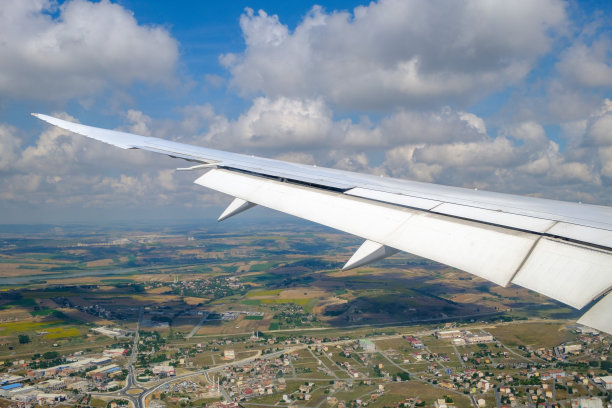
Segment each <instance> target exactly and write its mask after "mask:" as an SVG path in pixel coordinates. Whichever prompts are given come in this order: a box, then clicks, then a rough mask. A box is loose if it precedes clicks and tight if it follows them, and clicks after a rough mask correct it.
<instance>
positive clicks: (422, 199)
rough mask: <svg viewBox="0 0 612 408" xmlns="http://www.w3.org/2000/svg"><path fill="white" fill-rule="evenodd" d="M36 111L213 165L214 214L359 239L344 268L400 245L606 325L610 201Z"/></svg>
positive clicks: (71, 126) (104, 138)
mask: <svg viewBox="0 0 612 408" xmlns="http://www.w3.org/2000/svg"><path fill="white" fill-rule="evenodd" d="M33 115H34V116H36V117H37V118H39V119H41V120H44V121H46V122H48V123H51V124H53V125H55V126H58V127H60V128H63V129H67V130H70V131H72V132H74V133H78V134H81V135H83V136H87V137H90V138H92V139H96V140H99V141H101V142H105V143H108V144H111V145H114V146H117V147H120V148H123V149H143V150H149V151H152V152H156V153H163V154H166V155H169V156H171V157H177V158H182V159H185V160H189V161H192V162H195V163H197V164H196V165H195V166H193V167H191V169H198V168H210V170H209V171H208V172H206V173H205V174H204V175H202V176H201V177H199V178H198V179H197V180H195V183H197V184H199V185H202V186H205V187H208V188H211V189H213V190H217V191H220V192H222V193H225V194H228V195H230V196H233V197H234V198H235V199H234V201H233V202H232V203H231V204H230V206H229V207H228V208H227V209H226V210H225V211H224V213H223V214H222V215H221V217H220V219H226V218H229V217H231V216H233V215H235V214H238V213H240V212H242V211H245V210H247V209H248V208H251V207H252V206H254V205H262V206H265V207H268V208H272V209H275V210H278V211H281V212H284V213H288V214H292V215H295V216H297V217H301V218H304V219H307V220H311V221H314V222H317V223H320V224H323V225H327V226H329V227H332V228H335V229H338V230H341V231H345V232H347V233H350V234H354V235H357V236H359V237H362V238H364V240H365V242H364V244H363V245H362V246H361V248H359V250H358V251H357V252H356V253H355V255H354V256H353V257H352V258H351V259H350V260H349V262H348V263H347V265H346V266H345V268H346V269H349V268H353V267H358V266H361V265H364V264H366V263H369V262H373V261H375V260H378V259H382V258H384V257H386V256H389V255H392V254H394V253H395V252H397V251H398V250H399V251H406V252H410V253H412V254H415V255H419V256H422V257H425V258H428V259H432V260H434V261H437V262H441V263H444V264H446V265H449V266H453V267H455V268H458V269H461V270H464V271H466V272H469V273H472V274H474V275H477V276H480V277H482V278H485V279H488V280H490V281H492V282H495V283H497V284H499V285H502V286H506V285H508V284H510V283H515V284H517V285H520V286H523V287H525V288H528V289H531V290H534V291H536V292H538V293H541V294H544V295H546V296H549V297H551V298H553V299H556V300H559V301H561V302H563V303H566V304H568V305H570V306H572V307H575V308H577V309H584V310H585V313H584V314H583V316H582V317H581V318H580V320H579V323H583V324H585V325H588V326H590V327H593V328H596V329H599V330H602V331H605V332H607V333H612V292H611V289H612V208H611V207H602V206H595V205H586V204H578V203H569V202H563V201H554V200H546V199H541V198H533V197H522V196H515V195H508V194H501V193H492V192H486V191H476V190H469V189H464V188H457V187H448V186H440V185H435V184H428V183H420V182H414V181H407V180H399V179H392V178H382V177H376V176H372V175H365V174H358V173H353V172H347V171H342V170H336V169H328V168H322V167H316V166H310V165H304V164H295V163H288V162H284V161H280V160H272V159H266V158H260V157H254V156H248V155H242V154H237V153H231V152H225V151H220V150H214V149H208V148H204V147H198V146H191V145H187V144H182V143H176V142H172V141H168V140H163V139H159V138H154V137H145V136H138V135H133V134H130V133H124V132H118V131H113V130H106V129H100V128H95V127H90V126H85V125H81V124H77V123H72V122H67V121H64V120H61V119H57V118H54V117H51V116H47V115H41V114H33Z"/></svg>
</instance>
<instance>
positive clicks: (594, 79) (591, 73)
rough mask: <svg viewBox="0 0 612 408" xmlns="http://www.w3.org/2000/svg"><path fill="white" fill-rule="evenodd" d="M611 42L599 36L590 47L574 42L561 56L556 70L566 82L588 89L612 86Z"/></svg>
mask: <svg viewBox="0 0 612 408" xmlns="http://www.w3.org/2000/svg"><path fill="white" fill-rule="evenodd" d="M611 47H612V41H610V39H609V38H607V37H605V36H601V37H600V38H599V39H597V40H596V41H594V42H593V43H592V44H591V45H590V46H589V45H587V44H585V43H583V42H580V41H578V42H576V43H575V44H573V45H572V46H571V47H569V48H568V49H567V50H566V51H565V52H564V53H563V55H562V56H561V59H560V61H559V63H558V64H557V69H558V70H559V72H560V73H561V75H562V76H563V77H564V79H565V80H566V81H570V82H571V83H574V84H576V85H579V86H585V87H589V88H597V87H611V86H612V51H610V50H611Z"/></svg>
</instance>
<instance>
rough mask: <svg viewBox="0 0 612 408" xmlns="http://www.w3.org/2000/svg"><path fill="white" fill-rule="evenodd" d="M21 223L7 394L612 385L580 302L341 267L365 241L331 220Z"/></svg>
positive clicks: (527, 397)
mask: <svg viewBox="0 0 612 408" xmlns="http://www.w3.org/2000/svg"><path fill="white" fill-rule="evenodd" d="M300 224H301V225H300ZM4 230H5V232H4V233H2V234H1V235H0V244H1V246H0V270H1V271H2V280H1V281H0V285H1V288H2V291H1V292H0V302H1V304H0V309H1V310H0V350H2V359H1V360H2V361H3V362H4V364H3V365H2V367H1V369H0V370H1V371H2V373H1V375H0V379H1V380H2V383H3V386H2V388H1V391H0V393H1V394H2V397H3V400H4V401H6V402H4V403H3V405H5V406H9V405H11V404H14V403H15V401H18V402H19V403H24V404H26V403H28V402H29V403H36V402H38V403H39V404H41V405H45V404H56V405H58V406H75V405H76V406H92V407H105V406H108V405H109V404H111V403H112V402H115V403H116V404H118V405H119V406H121V404H125V403H128V402H130V403H131V404H133V405H134V406H137V407H140V406H145V405H146V406H149V407H162V406H168V407H181V406H202V405H204V404H206V405H207V406H218V407H226V406H238V405H240V406H244V407H267V406H305V407H320V406H335V405H338V406H372V407H376V406H381V407H382V406H398V405H399V406H410V407H414V406H434V405H435V406H436V407H445V406H446V407H448V406H457V407H470V406H473V405H476V406H479V407H496V406H503V405H512V404H514V405H516V404H518V405H521V406H530V405H537V404H547V405H555V406H568V407H569V406H570V401H572V400H577V399H583V400H589V399H592V398H601V397H604V399H606V400H607V399H609V393H608V392H609V391H608V390H607V388H606V387H609V386H610V379H611V378H612V377H610V374H612V362H611V361H610V358H609V351H610V337H609V336H608V335H605V334H603V333H599V332H597V331H595V330H591V329H588V328H585V327H581V326H578V325H576V324H575V319H576V316H577V315H579V312H577V311H574V310H573V309H572V308H570V307H567V306H564V305H563V304H560V303H559V302H556V301H550V300H547V299H545V298H544V297H543V296H540V295H538V294H536V293H534V292H530V291H527V290H525V289H522V288H518V287H510V288H501V287H498V286H495V285H493V284H491V283H489V282H487V281H485V280H483V279H479V278H474V277H473V276H471V275H469V274H467V273H464V272H460V271H457V270H454V269H452V268H448V267H445V266H444V265H440V264H436V263H433V262H430V261H427V260H424V259H422V258H417V257H414V256H410V255H406V254H404V255H397V256H395V257H392V258H389V259H388V260H387V261H383V262H379V263H377V264H375V265H373V266H371V267H368V268H362V269H356V270H352V271H341V270H340V269H339V268H340V266H341V265H342V263H343V260H344V259H345V258H346V257H347V256H349V255H350V253H351V250H353V249H354V248H355V247H356V246H357V245H358V242H356V240H355V239H354V238H351V237H350V236H346V235H344V234H339V233H336V232H334V231H332V230H328V229H324V228H322V227H317V226H312V225H308V224H306V223H298V224H297V225H296V224H286V225H279V226H274V227H265V226H264V225H262V224H261V223H253V224H252V225H245V226H244V227H243V228H241V229H237V230H234V231H231V232H228V231H227V230H226V228H221V225H215V224H211V225H210V226H208V227H206V228H203V227H202V226H175V227H166V228H164V229H163V230H160V229H158V228H155V227H152V226H143V227H141V228H139V229H136V228H134V229H132V228H130V229H128V228H119V227H117V228H116V229H112V228H102V227H99V228H92V227H82V226H81V227H79V226H73V227H64V228H59V227H52V226H40V227H24V226H13V227H9V226H5V227H4ZM7 230H11V231H7ZM296 230H298V231H299V232H295V231H296ZM606 381H607V382H606Z"/></svg>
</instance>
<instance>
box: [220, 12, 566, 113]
mask: <svg viewBox="0 0 612 408" xmlns="http://www.w3.org/2000/svg"><path fill="white" fill-rule="evenodd" d="M566 24H567V21H566V15H565V5H564V3H563V2H561V1H556V0H544V1H538V2H533V1H512V2H490V1H487V0H471V1H466V2H456V1H452V0H448V1H442V2H428V1H413V0H410V1H405V0H381V1H379V2H378V3H371V4H370V5H368V6H361V7H357V8H356V9H355V10H354V11H353V12H352V13H349V12H326V11H325V10H323V9H322V8H321V7H314V8H313V9H312V10H311V12H310V13H309V14H308V15H307V16H305V18H304V20H303V21H302V22H301V23H300V24H299V25H298V26H297V27H296V28H295V29H294V30H293V31H290V30H289V28H288V27H287V26H285V25H283V24H282V22H281V21H279V19H278V17H277V16H270V15H268V14H267V13H266V12H265V11H263V10H260V11H258V12H257V13H255V12H254V11H253V10H250V9H247V11H246V13H245V14H244V15H243V16H242V17H241V19H240V25H241V27H242V31H243V34H244V39H245V43H246V49H245V51H244V52H243V53H240V54H226V55H224V56H222V57H221V62H222V63H223V64H225V66H227V67H228V68H229V69H230V70H231V72H232V74H233V80H232V84H233V85H234V86H236V87H237V88H238V89H239V90H240V91H241V92H243V93H245V94H249V93H258V92H261V93H263V94H264V95H266V96H269V97H277V96H288V97H310V98H312V97H319V96H323V97H324V98H325V99H327V100H329V101H330V102H332V103H333V104H334V105H337V106H339V107H342V108H348V109H352V108H356V109H372V108H374V109H388V108H391V107H394V106H397V105H401V106H412V107H414V106H417V107H422V106H432V105H433V106H435V105H439V104H443V105H447V104H450V103H458V104H463V105H465V104H467V103H469V102H473V101H474V100H476V99H477V98H479V97H482V96H483V95H486V94H488V93H490V92H493V91H496V90H500V89H503V88H504V87H506V86H508V85H511V84H516V83H517V82H519V81H521V80H523V79H524V78H525V76H526V75H527V74H528V73H529V72H530V70H531V69H532V68H533V66H534V63H535V62H536V60H537V58H539V57H541V56H542V55H544V54H545V53H547V52H548V51H549V50H550V49H551V43H552V41H553V39H554V37H552V36H551V34H554V33H555V32H558V31H560V30H562V29H563V27H564V26H565V25H566Z"/></svg>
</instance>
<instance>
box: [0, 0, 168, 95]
mask: <svg viewBox="0 0 612 408" xmlns="http://www.w3.org/2000/svg"><path fill="white" fill-rule="evenodd" d="M55 11H57V16H56V17H54V16H52V14H53V13H51V12H55ZM0 38H1V39H2V40H0V95H2V98H4V99H5V98H10V97H17V98H19V99H40V100H60V101H61V100H66V99H69V98H72V97H81V96H82V97H85V99H87V98H89V97H90V96H91V94H92V93H94V92H97V91H100V90H101V89H103V88H104V87H106V86H109V85H121V86H123V85H128V84H130V83H132V82H134V81H143V82H147V83H170V82H171V81H172V80H173V76H174V69H175V65H176V62H177V59H178V46H177V43H176V41H175V40H174V39H173V38H172V37H171V36H170V34H169V33H168V31H167V30H166V29H164V28H161V27H146V26H141V25H139V24H138V22H137V21H136V19H135V18H134V16H133V15H132V13H131V12H129V11H127V10H126V9H124V8H123V7H121V6H120V5H118V4H113V3H110V2H109V1H108V0H102V1H100V2H97V3H92V2H89V1H85V0H70V1H67V2H66V3H64V4H62V5H61V6H57V4H56V3H55V2H54V1H52V0H29V1H22V0H4V1H2V2H0Z"/></svg>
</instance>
